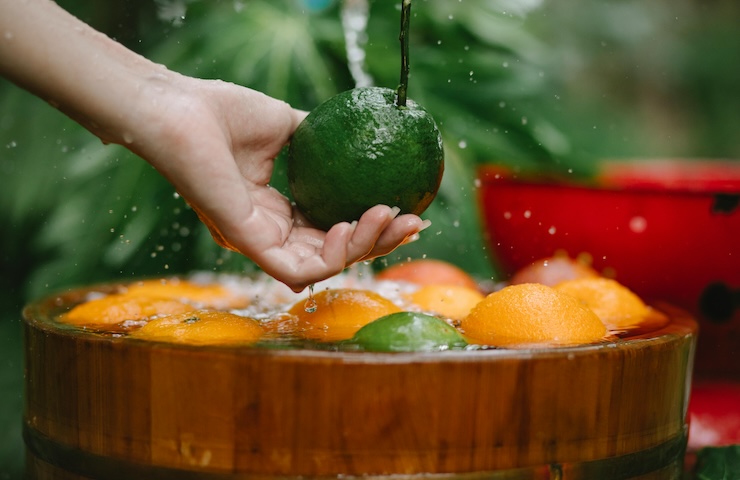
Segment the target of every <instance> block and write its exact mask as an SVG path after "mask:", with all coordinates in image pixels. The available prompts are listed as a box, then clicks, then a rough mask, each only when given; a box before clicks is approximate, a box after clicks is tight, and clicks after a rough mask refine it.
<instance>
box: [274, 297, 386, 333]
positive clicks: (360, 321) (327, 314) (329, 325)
mask: <svg viewBox="0 0 740 480" xmlns="http://www.w3.org/2000/svg"><path fill="white" fill-rule="evenodd" d="M313 300H314V302H315V306H316V310H315V311H313V312H312V313H309V312H307V311H306V308H305V305H306V303H305V301H299V302H297V303H296V304H295V305H293V307H291V309H290V310H289V311H288V313H290V314H291V315H294V316H295V317H297V322H296V324H295V329H296V334H298V335H300V336H303V337H305V338H311V339H314V340H321V341H337V340H346V339H348V338H351V337H352V335H354V334H355V333H356V332H357V330H359V329H360V328H361V327H363V326H364V325H366V324H368V323H370V322H372V321H373V320H375V319H376V318H380V317H382V316H384V315H388V314H390V313H395V312H398V311H400V308H398V306H397V305H396V304H395V303H393V302H391V301H390V300H388V299H386V298H385V297H383V296H381V295H379V294H377V293H375V292H372V291H370V290H359V289H351V288H338V289H330V290H323V291H321V292H319V293H317V294H316V295H314V297H313Z"/></svg>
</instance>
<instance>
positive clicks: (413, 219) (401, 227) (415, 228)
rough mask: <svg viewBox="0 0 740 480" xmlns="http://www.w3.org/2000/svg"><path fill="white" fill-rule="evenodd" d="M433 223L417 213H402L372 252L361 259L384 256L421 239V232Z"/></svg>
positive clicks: (379, 239) (376, 243)
mask: <svg viewBox="0 0 740 480" xmlns="http://www.w3.org/2000/svg"><path fill="white" fill-rule="evenodd" d="M431 225H432V222H431V220H422V219H421V218H419V217H417V216H416V215H401V216H400V217H398V218H396V219H394V220H393V222H392V223H391V224H390V225H389V226H388V228H386V229H385V230H384V231H383V233H382V234H381V235H380V237H379V238H378V240H377V241H376V242H375V245H374V246H373V249H372V250H371V251H370V253H368V254H367V255H366V256H365V257H363V258H362V259H361V260H370V259H373V258H377V257H382V256H384V255H388V254H389V253H391V252H392V251H393V250H395V249H396V248H398V247H399V246H401V245H406V244H408V243H412V242H415V241H416V240H418V239H419V233H420V232H422V231H423V230H426V229H427V228H429V227H430V226H431Z"/></svg>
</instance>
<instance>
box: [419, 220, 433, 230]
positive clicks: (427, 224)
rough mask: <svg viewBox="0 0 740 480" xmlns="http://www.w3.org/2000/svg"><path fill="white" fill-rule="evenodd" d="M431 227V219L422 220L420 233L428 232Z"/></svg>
mask: <svg viewBox="0 0 740 480" xmlns="http://www.w3.org/2000/svg"><path fill="white" fill-rule="evenodd" d="M431 226H432V221H431V220H429V219H426V220H422V222H421V228H419V231H420V232H423V231H424V230H426V229H427V228H429V227H431Z"/></svg>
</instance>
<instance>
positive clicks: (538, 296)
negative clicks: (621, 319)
mask: <svg viewBox="0 0 740 480" xmlns="http://www.w3.org/2000/svg"><path fill="white" fill-rule="evenodd" d="M460 329H461V330H462V331H463V333H464V334H465V335H467V336H468V337H470V338H471V339H474V340H475V341H477V342H480V343H482V344H486V345H516V344H536V343H544V344H553V345H571V344H580V343H591V342H595V341H598V340H601V339H602V338H604V336H605V335H606V327H605V326H604V324H603V323H601V320H599V317H598V316H596V314H595V313H594V312H592V311H591V310H590V309H589V308H588V307H586V306H584V305H583V304H581V302H579V301H578V300H576V299H575V298H573V297H571V296H570V295H566V294H564V293H561V292H559V291H557V290H555V289H554V288H552V287H548V286H547V285H542V284H538V283H522V284H519V285H510V286H508V287H505V288H503V289H501V290H499V291H496V292H493V293H491V294H489V295H488V296H487V297H486V298H485V299H484V300H483V301H481V302H479V303H478V304H477V305H476V306H475V307H474V308H473V310H472V311H471V312H470V314H469V315H468V316H467V317H465V318H464V319H463V320H462V321H461V323H460Z"/></svg>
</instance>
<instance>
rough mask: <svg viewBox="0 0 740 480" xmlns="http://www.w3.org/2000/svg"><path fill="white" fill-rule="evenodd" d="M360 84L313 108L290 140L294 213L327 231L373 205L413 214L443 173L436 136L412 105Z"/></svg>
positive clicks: (426, 202) (434, 127) (424, 113)
mask: <svg viewBox="0 0 740 480" xmlns="http://www.w3.org/2000/svg"><path fill="white" fill-rule="evenodd" d="M395 99H396V92H395V91H393V90H391V89H388V88H380V87H363V88H356V89H353V90H348V91H346V92H343V93H340V94H338V95H336V96H334V97H332V98H330V99H329V100H327V101H326V102H324V103H322V104H321V105H319V106H318V107H316V108H315V109H314V110H313V111H312V112H311V113H310V114H309V115H308V116H307V117H306V118H305V120H304V121H303V122H302V123H301V124H300V125H299V126H298V128H297V129H296V131H295V133H294V134H293V138H292V140H291V142H290V149H289V154H288V183H289V186H290V190H291V194H292V195H293V200H294V201H295V203H296V206H297V207H298V210H299V211H300V212H301V213H303V215H304V216H305V217H306V218H307V219H308V220H309V221H310V222H311V223H312V224H314V225H315V226H317V227H319V228H322V229H324V230H328V229H329V228H330V227H331V226H332V225H334V224H335V223H338V222H343V221H346V222H351V221H353V220H358V219H359V218H360V216H361V215H362V214H363V213H364V212H365V211H366V210H367V209H368V208H370V207H373V206H375V205H378V204H382V205H388V206H391V207H394V206H395V207H399V208H400V209H401V213H413V214H416V215H419V214H421V213H422V212H423V211H424V210H426V208H427V207H428V206H429V204H430V203H432V200H433V199H434V197H435V196H436V194H437V190H438V189H439V184H440V182H441V180H442V172H443V170H444V152H443V150H442V136H441V135H440V133H439V129H438V128H437V125H436V124H435V123H434V119H433V118H432V116H431V115H430V114H429V113H428V112H427V111H426V110H424V109H423V108H422V107H420V106H419V105H418V104H417V103H415V102H413V101H411V100H407V103H406V106H404V107H399V106H398V105H396V104H395Z"/></svg>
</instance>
